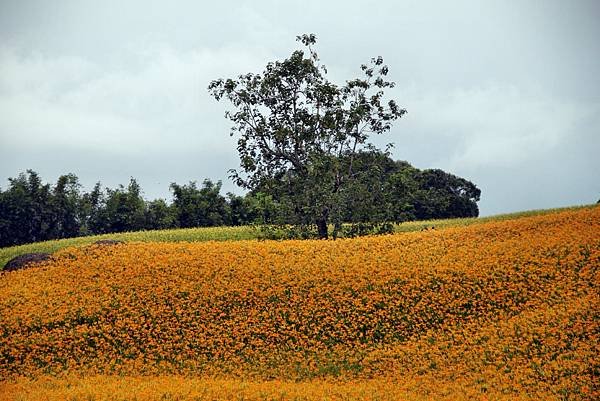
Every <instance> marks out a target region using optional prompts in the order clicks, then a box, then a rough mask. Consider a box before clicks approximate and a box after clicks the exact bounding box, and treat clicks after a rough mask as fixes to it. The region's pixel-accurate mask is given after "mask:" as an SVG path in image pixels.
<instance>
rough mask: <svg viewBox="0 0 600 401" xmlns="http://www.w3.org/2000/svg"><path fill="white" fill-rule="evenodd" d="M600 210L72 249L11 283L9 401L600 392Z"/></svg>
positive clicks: (2, 348)
mask: <svg viewBox="0 0 600 401" xmlns="http://www.w3.org/2000/svg"><path fill="white" fill-rule="evenodd" d="M599 267H600V208H598V207H595V208H583V209H577V210H567V211H558V212H555V213H549V214H538V215H533V216H525V217H520V218H514V219H508V220H501V219H497V220H496V221H488V222H481V224H472V225H467V226H456V227H449V226H448V227H447V228H445V229H443V230H439V229H436V230H429V231H417V232H412V233H403V234H395V235H388V236H379V237H365V238H359V239H344V240H338V241H279V242H277V241H261V242H257V241H235V242H215V241H209V242H195V243H188V242H180V243H177V242H164V243H158V242H132V243H127V244H121V245H116V246H109V247H106V246H105V247H98V246H90V247H68V248H65V249H61V250H59V251H57V253H56V255H55V258H54V260H53V261H52V262H48V263H46V264H44V265H42V266H41V267H38V268H32V269H27V270H23V271H17V272H11V273H5V274H2V275H1V276H0V330H2V332H1V334H2V335H1V337H0V375H1V377H2V381H1V382H0V400H4V399H6V400H16V399H19V400H36V399H48V400H55V399H56V400H59V399H72V400H108V399H117V400H126V399H127V400H129V399H154V400H159V399H173V400H174V399H176V400H203V399H215V398H219V399H245V400H264V399H267V400H275V399H277V400H279V399H283V400H287V399H335V400H353V399H379V400H388V399H389V400H392V399H405V400H422V399H423V400H424V399H448V400H454V399H464V400H467V399H469V400H470V399H549V400H552V399H556V400H587V399H597V398H598V397H600V391H599V388H598V384H597V375H598V362H597V361H598V359H600V358H599V356H600V353H599V346H598V344H599V343H600V330H599V329H600V325H599V318H600V316H599V311H600V297H599V293H598V284H600V277H599V276H598V268H599Z"/></svg>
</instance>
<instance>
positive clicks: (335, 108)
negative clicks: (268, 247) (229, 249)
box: [208, 34, 406, 238]
mask: <svg viewBox="0 0 600 401" xmlns="http://www.w3.org/2000/svg"><path fill="white" fill-rule="evenodd" d="M297 41H299V42H301V43H302V44H303V45H304V47H305V48H306V49H307V50H308V51H307V52H305V51H303V50H298V51H295V52H293V53H292V55H291V56H290V57H289V58H288V59H286V60H283V61H275V62H271V63H268V64H267V66H266V69H265V70H264V71H263V73H262V74H252V73H249V74H245V75H240V76H239V77H238V78H237V79H218V80H215V81H212V82H211V83H210V85H209V87H208V90H209V92H210V93H211V95H212V96H213V97H214V98H215V99H216V100H221V99H222V98H226V99H228V100H229V101H230V102H231V104H232V105H233V106H234V110H233V111H228V112H226V113H225V117H226V118H228V119H230V120H231V121H232V123H233V126H232V128H231V135H232V136H234V135H236V136H239V139H238V142H237V144H238V146H237V150H238V152H239V157H240V167H241V172H238V171H236V170H230V173H231V177H232V178H233V179H234V180H235V182H236V183H237V184H238V185H239V186H241V187H243V188H246V189H249V190H260V191H263V192H268V191H269V188H278V189H279V191H280V192H281V190H280V189H281V188H282V187H284V188H287V189H286V191H285V193H278V194H277V195H278V199H279V200H280V203H281V205H282V207H284V208H286V214H287V215H289V214H290V213H291V215H292V216H294V217H295V219H294V223H295V224H298V225H300V226H304V227H310V226H312V227H314V226H316V227H317V231H318V235H319V237H320V238H327V236H328V224H329V223H333V225H334V232H333V235H334V237H335V236H337V233H338V231H339V229H340V228H341V223H342V218H343V214H344V213H343V211H342V210H340V209H341V205H342V204H343V202H342V200H343V199H344V196H346V194H348V191H349V190H351V188H352V183H353V180H354V179H355V172H354V169H353V164H354V163H353V162H354V158H355V156H356V155H357V154H358V153H359V152H361V151H364V150H376V148H375V147H374V146H373V145H372V144H370V143H369V136H370V135H372V134H382V133H385V132H387V131H389V130H390V128H391V123H392V121H394V120H396V119H398V118H400V117H402V116H403V115H404V114H405V113H406V110H405V109H403V108H400V107H399V106H398V105H397V104H396V102H395V101H394V100H389V101H385V100H384V90H385V89H386V88H392V87H393V86H394V83H393V82H390V81H388V80H387V79H386V76H387V74H388V67H387V66H386V65H384V63H383V58H382V57H377V58H373V59H372V60H371V63H370V64H369V65H361V70H362V72H363V73H364V77H362V78H356V79H353V80H351V81H347V82H346V83H345V84H344V85H342V86H339V85H336V84H334V83H332V82H330V81H328V80H327V79H326V77H325V76H326V74H327V69H326V68H325V66H324V65H321V64H320V63H319V58H318V56H317V53H316V52H315V51H314V50H313V45H314V44H315V43H316V37H315V35H313V34H310V35H302V36H298V37H297ZM282 183H283V184H285V185H283V186H282Z"/></svg>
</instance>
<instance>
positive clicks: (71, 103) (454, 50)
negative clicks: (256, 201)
mask: <svg viewBox="0 0 600 401" xmlns="http://www.w3.org/2000/svg"><path fill="white" fill-rule="evenodd" d="M364 4H365V3H364V2H358V1H349V2H327V3H326V4H323V2H318V1H312V0H311V1H302V2H300V1H297V2H294V1H291V2H286V3H285V4H284V5H282V3H280V2H275V1H257V2H245V1H238V2H221V3H218V4H211V5H210V6H207V5H206V4H204V3H202V2H180V3H176V4H174V5H172V6H166V5H165V4H164V3H159V2H152V1H151V2H141V1H140V2H136V1H134V2H126V4H121V2H100V3H99V2H87V3H86V2H64V3H60V4H59V5H50V4H49V3H47V2H34V1H23V2H13V3H10V4H9V3H3V4H2V5H1V6H0V7H1V9H0V171H2V177H0V179H2V180H4V179H6V178H8V177H9V176H14V175H16V174H17V173H18V172H20V171H24V170H25V169H26V168H33V169H35V170H36V171H38V172H40V173H41V175H42V177H43V178H45V179H48V180H54V179H56V177H57V176H58V175H60V174H62V173H66V172H69V171H70V172H74V173H75V174H77V175H78V176H79V177H80V178H81V179H82V182H83V183H84V184H85V185H86V186H91V185H92V184H93V183H94V182H95V181H96V180H101V181H102V182H103V183H105V184H106V185H109V186H115V185H117V184H118V183H126V182H127V180H128V179H129V177H130V176H134V177H136V178H138V180H139V181H140V183H141V184H142V187H143V188H144V189H145V190H146V195H147V196H148V197H149V198H154V197H159V196H161V197H169V193H168V184H169V183H170V182H172V181H177V182H180V183H182V182H186V181H188V180H202V179H204V178H205V177H210V178H213V179H221V180H223V181H224V187H225V189H226V190H230V191H231V190H236V191H239V190H237V189H236V188H235V187H234V186H233V184H232V183H231V182H230V181H229V180H227V170H228V169H230V168H235V167H236V166H237V155H236V152H235V140H234V139H233V138H230V137H229V135H228V131H229V125H228V123H227V121H226V120H225V119H224V118H223V112H224V110H225V109H226V104H220V103H217V102H215V101H214V100H213V99H211V98H210V97H209V95H208V93H207V91H206V86H207V85H208V83H209V81H210V80H212V79H215V78H219V77H231V76H236V75H238V74H241V73H245V72H251V71H252V72H258V71H261V70H262V68H263V67H264V65H265V64H266V63H267V62H268V61H272V60H275V59H281V58H283V57H286V56H287V55H289V53H290V52H291V51H292V50H293V49H295V48H297V46H296V44H295V43H294V37H295V35H297V34H300V33H303V32H315V33H316V34H317V35H318V37H319V43H318V50H319V52H320V55H321V58H322V60H323V62H324V63H325V64H326V65H327V66H328V68H329V71H330V78H332V79H333V80H334V81H337V82H340V81H343V80H345V79H349V78H352V77H354V76H356V74H357V73H358V72H359V70H358V66H359V65H360V64H361V63H363V62H365V61H367V60H368V59H369V58H370V57H372V56H377V55H383V56H384V58H385V60H386V62H387V63H389V65H390V71H391V72H390V74H391V78H392V79H394V80H395V81H396V82H397V84H398V85H397V87H396V88H395V89H394V91H393V92H391V95H392V96H393V97H394V98H396V99H398V101H399V103H400V104H402V105H403V106H404V107H406V108H407V109H408V110H409V114H408V115H407V116H406V118H404V119H402V120H401V121H399V122H397V124H396V125H395V127H394V128H393V130H392V131H391V132H390V133H389V134H388V135H385V136H383V137H381V138H376V139H375V141H376V142H377V143H378V144H380V145H382V146H383V145H384V144H385V143H387V142H394V143H395V145H396V147H395V149H394V157H396V158H398V159H404V160H408V161H410V162H411V163H413V164H415V165H416V166H417V167H420V168H442V169H444V170H447V171H450V172H453V173H455V174H457V175H461V176H464V177H466V178H468V179H471V180H473V181H474V182H475V183H476V184H477V185H478V186H480V187H481V188H482V191H483V196H482V202H481V210H482V213H483V214H491V213H500V212H506V211H513V210H521V209H531V208H539V207H553V206H563V205H568V204H579V203H590V202H594V201H596V200H597V198H598V197H600V187H599V185H598V181H599V180H597V179H596V177H595V176H594V172H595V171H598V170H600V162H599V161H598V158H597V157H596V153H598V152H600V139H599V138H600V135H599V133H598V127H599V126H600V91H599V89H600V81H599V78H598V74H597V71H598V70H600V58H599V57H598V54H600V51H599V50H600V48H599V45H598V44H597V40H596V39H595V38H597V37H598V36H600V35H598V34H599V33H600V32H599V30H600V29H599V28H598V26H597V23H596V21H597V17H598V16H599V15H600V13H599V9H600V7H599V6H598V3H596V2H593V1H590V2H583V1H581V2H572V3H566V2H559V1H548V2H544V3H543V6H540V4H541V3H537V2H479V1H477V2H475V1H461V2H452V3H446V2H439V3H438V2H415V1H404V2H395V1H389V2H385V1H384V2H378V3H377V4H376V5H372V6H369V7H366V6H365V5H364ZM0 185H2V184H0Z"/></svg>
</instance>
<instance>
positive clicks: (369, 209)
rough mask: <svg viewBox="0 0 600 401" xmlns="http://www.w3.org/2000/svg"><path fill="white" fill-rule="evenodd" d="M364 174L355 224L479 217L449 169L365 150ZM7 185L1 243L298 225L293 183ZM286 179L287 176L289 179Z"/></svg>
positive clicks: (467, 187) (352, 205) (349, 211)
mask: <svg viewBox="0 0 600 401" xmlns="http://www.w3.org/2000/svg"><path fill="white" fill-rule="evenodd" d="M354 163H355V166H356V171H357V174H359V177H358V179H357V180H355V184H354V186H353V188H351V190H350V191H347V194H346V195H345V196H344V198H343V205H342V207H341V208H340V210H342V211H343V213H344V216H343V218H344V221H347V222H381V221H388V222H402V221H408V220H424V219H433V218H450V217H473V216H477V215H478V213H479V211H478V208H477V201H479V196H480V191H479V189H477V187H476V186H475V185H474V184H472V183H471V182H469V181H467V180H465V179H463V178H460V177H456V176H454V175H452V174H448V173H446V172H444V171H442V170H419V169H417V168H414V167H412V166H411V165H410V164H408V163H407V162H402V161H393V160H391V159H390V158H389V157H387V156H384V155H381V154H373V153H363V154H361V155H360V157H358V158H357V159H356V160H355V161H354ZM8 182H9V185H8V187H7V188H6V190H2V189H1V188H0V246H11V245H18V244H24V243H30V242H37V241H44V240H49V239H58V238H68V237H77V236H84V235H92V234H104V233H113V232H123V231H139V230H156V229H167V228H187V227H209V226H232V225H234V226H235V225H247V224H261V225H268V224H296V223H297V222H296V221H295V220H294V214H293V211H292V210H291V208H293V207H294V205H293V204H290V202H289V201H288V200H289V197H286V196H284V195H285V192H286V190H288V189H287V188H284V187H283V185H280V187H277V185H276V184H274V183H269V185H265V186H264V187H263V188H260V189H259V190H256V191H252V192H250V193H248V194H246V195H243V196H240V195H236V194H233V193H227V194H225V195H223V194H221V182H220V181H219V182H213V181H211V180H209V179H206V180H204V181H203V182H202V184H201V185H198V184H197V183H196V182H190V183H188V184H185V185H180V184H176V183H173V184H171V186H170V190H171V192H172V200H171V201H170V202H167V201H166V200H164V199H156V200H151V201H149V200H146V199H144V197H143V195H142V189H141V188H140V185H139V184H138V183H137V181H136V180H135V179H133V178H132V179H131V180H130V182H129V184H128V185H127V186H123V185H120V186H119V187H117V188H115V189H111V188H103V187H102V186H101V184H100V183H97V184H96V185H95V186H94V187H93V188H92V190H91V191H89V192H85V191H83V190H82V186H81V184H80V183H79V180H78V178H77V176H75V175H74V174H67V175H62V176H60V177H59V178H58V180H57V181H56V183H55V184H53V185H52V184H49V183H43V182H42V179H41V178H40V176H39V175H38V174H37V173H36V172H34V171H31V170H28V171H27V172H26V173H21V174H19V175H18V176H17V177H16V178H9V180H8ZM282 182H283V181H282Z"/></svg>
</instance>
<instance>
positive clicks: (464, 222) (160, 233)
mask: <svg viewBox="0 0 600 401" xmlns="http://www.w3.org/2000/svg"><path fill="white" fill-rule="evenodd" d="M595 206H596V205H584V206H573V207H565V208H558V209H542V210H529V211H524V212H517V213H508V214H500V215H496V216H487V217H479V218H462V219H443V220H425V221H410V222H406V223H402V224H398V225H396V227H395V231H396V232H398V233H403V232H411V231H421V230H422V229H424V228H431V227H435V228H436V229H444V228H448V227H460V226H468V225H471V224H480V223H485V222H489V221H501V220H511V219H518V218H522V217H529V216H537V215H542V214H549V213H558V212H562V211H566V210H576V209H581V208H591V207H595ZM258 235H259V231H258V230H257V229H256V227H252V226H242V227H201V228H183V229H172V230H156V231H137V232H127V233H115V234H103V235H93V236H89V237H77V238H67V239H61V240H51V241H44V242H36V243H33V244H25V245H17V246H12V247H7V248H0V266H2V267H4V265H5V264H6V262H8V261H9V260H10V259H12V258H14V257H15V256H18V255H22V254H25V253H31V252H45V253H52V252H55V251H57V250H59V249H62V248H67V247H71V246H85V245H89V244H92V243H94V242H96V241H98V240H101V239H115V240H122V241H127V242H138V241H139V242H181V241H189V242H198V241H239V240H252V239H258Z"/></svg>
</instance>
